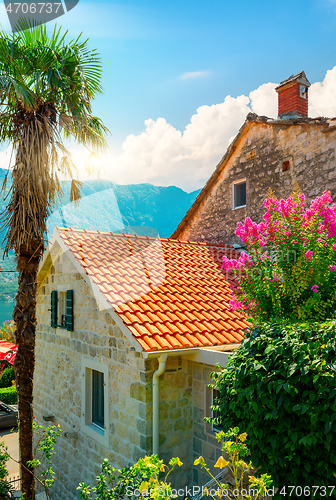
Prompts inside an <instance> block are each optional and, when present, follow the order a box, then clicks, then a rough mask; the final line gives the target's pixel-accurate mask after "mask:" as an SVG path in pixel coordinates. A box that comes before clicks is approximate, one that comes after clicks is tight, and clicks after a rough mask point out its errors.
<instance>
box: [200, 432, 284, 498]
mask: <svg viewBox="0 0 336 500" xmlns="http://www.w3.org/2000/svg"><path fill="white" fill-rule="evenodd" d="M216 438H217V440H218V441H219V442H220V443H221V445H222V453H223V455H224V456H223V455H222V456H221V457H219V459H218V460H217V462H216V463H215V465H214V467H215V468H219V469H223V467H227V468H228V469H229V470H230V472H231V474H232V478H233V482H234V484H233V486H232V485H229V484H224V483H221V482H220V481H219V480H218V479H217V477H215V476H213V474H211V472H210V469H209V467H207V465H206V463H205V460H204V458H203V457H199V458H197V459H196V460H195V461H194V465H200V466H201V468H202V469H205V470H206V471H207V473H208V474H209V476H210V477H211V478H212V480H213V485H212V486H211V488H210V487H209V488H207V496H210V497H212V498H213V500H216V499H219V500H221V499H228V500H230V499H231V498H234V499H239V500H255V499H256V498H257V497H259V495H260V496H262V497H265V495H266V494H267V493H270V494H271V495H273V494H274V488H269V486H270V485H271V484H272V482H273V481H272V479H271V476H270V475H269V474H267V473H265V474H262V475H261V476H260V477H259V478H256V477H255V476H252V475H251V474H250V471H251V470H252V468H253V465H252V462H249V463H246V462H245V460H244V457H245V456H246V455H247V454H248V452H249V450H248V448H247V446H246V444H245V441H246V438H247V434H246V432H243V433H242V434H239V428H238V427H234V428H233V429H230V430H229V431H228V432H223V431H221V432H219V433H217V434H216ZM226 459H228V460H226ZM246 475H248V481H249V484H244V480H246V479H247V478H246ZM216 486H217V489H216ZM213 493H214V494H213Z"/></svg>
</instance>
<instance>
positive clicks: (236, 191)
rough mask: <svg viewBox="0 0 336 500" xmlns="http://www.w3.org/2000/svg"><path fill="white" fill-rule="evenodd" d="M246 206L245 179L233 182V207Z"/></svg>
mask: <svg viewBox="0 0 336 500" xmlns="http://www.w3.org/2000/svg"><path fill="white" fill-rule="evenodd" d="M245 206H246V181H241V182H237V183H236V184H233V208H234V209H235V208H241V207H245Z"/></svg>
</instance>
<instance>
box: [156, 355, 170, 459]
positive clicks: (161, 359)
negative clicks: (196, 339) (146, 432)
mask: <svg viewBox="0 0 336 500" xmlns="http://www.w3.org/2000/svg"><path fill="white" fill-rule="evenodd" d="M167 358H168V354H161V356H160V357H159V368H158V369H157V370H156V371H155V372H154V373H153V455H159V402H160V400H159V377H160V376H161V375H162V374H163V373H164V372H165V369H166V361H167Z"/></svg>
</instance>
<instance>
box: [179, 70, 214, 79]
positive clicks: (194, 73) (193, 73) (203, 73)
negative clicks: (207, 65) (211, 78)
mask: <svg viewBox="0 0 336 500" xmlns="http://www.w3.org/2000/svg"><path fill="white" fill-rule="evenodd" d="M208 74H209V72H208V71H191V72H189V73H183V75H181V76H180V80H190V79H192V78H202V77H203V76H208Z"/></svg>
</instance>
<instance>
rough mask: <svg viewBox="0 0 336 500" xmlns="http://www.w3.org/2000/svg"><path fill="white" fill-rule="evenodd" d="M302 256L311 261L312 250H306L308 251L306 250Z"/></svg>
mask: <svg viewBox="0 0 336 500" xmlns="http://www.w3.org/2000/svg"><path fill="white" fill-rule="evenodd" d="M304 256H305V258H306V259H307V260H309V262H311V261H312V259H313V252H312V251H311V250H308V252H306V253H305V255H304Z"/></svg>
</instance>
